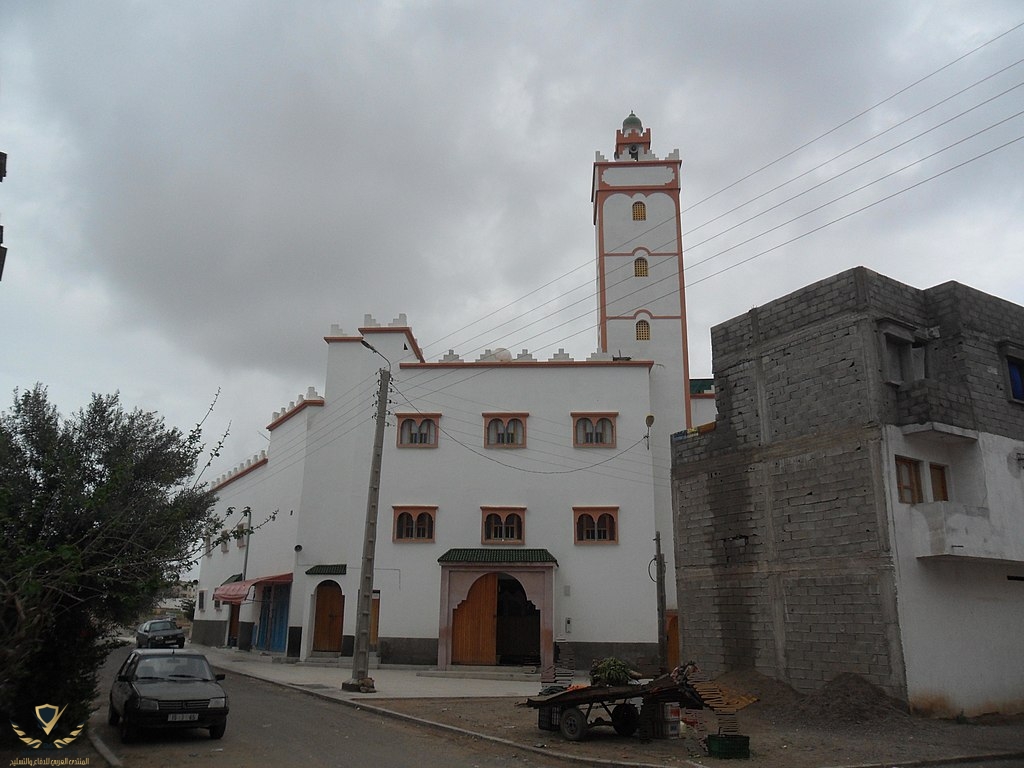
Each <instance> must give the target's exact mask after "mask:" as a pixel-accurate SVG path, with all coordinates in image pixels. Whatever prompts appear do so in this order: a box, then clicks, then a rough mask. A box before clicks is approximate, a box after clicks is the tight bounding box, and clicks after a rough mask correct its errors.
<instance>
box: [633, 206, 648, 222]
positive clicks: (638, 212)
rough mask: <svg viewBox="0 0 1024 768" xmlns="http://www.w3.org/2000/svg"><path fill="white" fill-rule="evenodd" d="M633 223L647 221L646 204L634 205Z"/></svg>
mask: <svg viewBox="0 0 1024 768" xmlns="http://www.w3.org/2000/svg"><path fill="white" fill-rule="evenodd" d="M633 221H647V206H646V205H645V204H644V203H641V202H635V203H633Z"/></svg>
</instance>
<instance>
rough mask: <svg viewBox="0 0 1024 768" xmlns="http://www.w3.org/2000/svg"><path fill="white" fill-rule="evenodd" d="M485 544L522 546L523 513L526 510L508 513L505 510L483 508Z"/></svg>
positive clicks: (520, 509)
mask: <svg viewBox="0 0 1024 768" xmlns="http://www.w3.org/2000/svg"><path fill="white" fill-rule="evenodd" d="M481 511H482V512H483V515H484V523H483V543H484V544H522V543H523V512H525V511H526V510H525V508H519V509H517V510H514V511H508V510H507V509H505V508H495V507H483V508H482V509H481Z"/></svg>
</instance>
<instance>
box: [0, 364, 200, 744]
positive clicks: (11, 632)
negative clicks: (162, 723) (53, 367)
mask: <svg viewBox="0 0 1024 768" xmlns="http://www.w3.org/2000/svg"><path fill="white" fill-rule="evenodd" d="M200 427H201V424H200V425H198V426H197V427H196V428H195V429H193V430H192V431H191V432H190V433H189V434H187V435H186V434H183V433H182V432H180V431H179V430H177V429H174V428H167V427H165V425H164V422H163V419H162V418H160V417H159V416H158V415H157V414H155V413H149V412H143V411H140V410H134V411H131V412H126V411H125V410H124V409H123V408H122V406H121V404H120V401H119V397H118V395H116V394H115V395H106V396H103V395H94V396H93V398H92V401H91V402H90V404H89V405H88V407H86V408H84V409H82V410H80V411H78V412H77V413H76V414H75V415H74V416H72V417H70V418H67V419H64V418H62V417H61V416H60V414H59V413H58V411H57V409H56V407H55V406H53V405H52V404H51V403H50V402H49V400H48V395H47V391H46V389H45V387H43V386H42V385H39V384H37V385H36V386H35V387H34V388H33V389H32V390H30V391H26V392H22V393H19V392H17V391H15V393H14V404H13V407H12V408H11V410H10V412H8V413H4V414H2V415H0V536H2V541H3V547H2V548H0V711H2V712H3V717H4V720H5V721H6V720H9V721H14V722H17V723H21V724H30V723H34V722H35V715H34V708H35V707H36V706H37V705H39V704H43V703H50V704H56V705H58V706H66V707H67V709H66V712H65V714H64V715H62V717H61V723H62V724H64V723H68V724H70V725H74V724H78V723H82V722H85V721H86V720H87V719H88V715H89V709H90V705H91V702H92V700H93V699H94V698H95V696H96V693H97V690H96V689H97V671H98V669H99V667H100V665H101V664H102V663H103V660H104V658H105V657H106V654H107V653H108V652H109V650H110V648H111V646H112V638H113V636H114V632H115V630H116V628H117V627H119V626H120V625H123V624H126V623H128V622H130V621H132V620H133V619H134V618H135V616H136V615H138V614H139V613H140V612H142V611H143V610H145V609H146V608H147V607H148V606H149V605H150V604H151V603H152V601H153V599H154V597H155V595H156V594H157V592H158V591H159V590H160V589H161V588H163V587H165V586H166V585H167V584H168V583H169V582H176V581H177V579H178V574H179V571H180V569H181V568H182V567H183V565H184V564H185V563H186V562H187V561H188V560H189V559H190V558H191V556H192V554H193V552H192V550H193V547H194V546H195V544H194V543H195V542H197V541H199V540H201V539H202V538H203V536H204V535H206V534H207V533H209V532H211V531H213V530H216V528H217V526H218V522H219V521H216V520H213V519H212V518H211V516H210V510H211V508H212V506H213V504H214V502H215V500H216V499H215V497H214V495H213V493H212V492H210V491H208V490H206V489H205V488H204V487H203V486H201V485H199V484H198V482H197V481H194V480H193V477H194V474H195V471H196V467H197V463H198V458H199V456H200V454H201V453H202V452H203V450H204V446H203V445H202V442H201V430H200ZM0 733H4V734H5V736H4V737H2V738H3V740H9V739H14V738H15V735H14V733H13V731H12V729H10V728H6V727H4V728H2V729H0ZM14 743H17V742H16V741H15V742H14Z"/></svg>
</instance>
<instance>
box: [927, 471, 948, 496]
mask: <svg viewBox="0 0 1024 768" xmlns="http://www.w3.org/2000/svg"><path fill="white" fill-rule="evenodd" d="M928 475H929V477H930V479H931V482H932V501H949V486H948V485H947V483H946V467H944V466H942V465H941V464H929V465H928Z"/></svg>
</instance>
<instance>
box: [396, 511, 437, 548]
mask: <svg viewBox="0 0 1024 768" xmlns="http://www.w3.org/2000/svg"><path fill="white" fill-rule="evenodd" d="M393 509H394V513H395V527H394V533H393V534H392V540H393V541H396V542H418V543H424V544H425V543H429V542H432V541H433V540H434V523H435V519H436V517H437V507H393Z"/></svg>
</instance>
